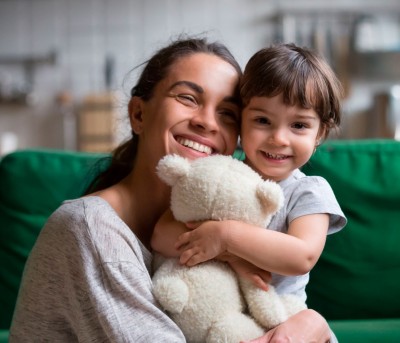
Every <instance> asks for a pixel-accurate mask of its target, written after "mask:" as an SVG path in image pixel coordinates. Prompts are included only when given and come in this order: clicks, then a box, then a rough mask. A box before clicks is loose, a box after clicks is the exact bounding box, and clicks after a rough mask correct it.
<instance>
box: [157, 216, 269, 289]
mask: <svg viewBox="0 0 400 343" xmlns="http://www.w3.org/2000/svg"><path fill="white" fill-rule="evenodd" d="M192 225H195V226H197V225H199V224H198V223H193V224H192ZM187 231H188V228H187V227H186V225H184V224H182V223H181V222H178V221H176V220H175V218H174V217H173V215H172V212H171V211H170V210H167V211H166V212H165V213H164V214H163V215H162V216H161V217H160V219H159V220H158V222H157V224H156V226H155V228H154V232H153V235H152V238H151V247H152V248H153V250H154V251H157V252H158V253H160V254H162V255H163V256H165V257H179V256H180V251H179V250H178V249H176V248H175V245H176V242H177V240H178V237H179V236H180V235H181V234H182V233H184V232H187ZM218 259H219V260H222V261H224V262H227V263H229V265H230V266H231V267H232V269H233V270H234V271H235V272H236V273H237V274H238V275H241V276H242V277H244V278H246V279H247V280H249V281H250V282H252V283H253V284H254V285H255V286H257V287H259V288H261V289H263V290H267V289H268V286H267V283H268V282H269V280H270V278H271V274H270V273H269V272H266V271H264V270H261V269H260V268H258V267H256V266H254V265H252V264H251V263H249V262H247V261H245V260H243V259H241V258H239V257H237V256H233V255H231V254H224V256H219V257H218Z"/></svg>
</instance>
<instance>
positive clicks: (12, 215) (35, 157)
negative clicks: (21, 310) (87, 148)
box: [0, 150, 103, 329]
mask: <svg viewBox="0 0 400 343" xmlns="http://www.w3.org/2000/svg"><path fill="white" fill-rule="evenodd" d="M102 156H103V155H98V154H97V155H95V154H85V153H75V152H62V151H51V150H32V151H17V152H15V153H12V154H10V155H7V156H5V157H4V158H3V159H2V160H1V161H0V270H1V273H0V309H1V310H0V329H7V328H9V324H10V321H11V316H12V313H13V311H14V306H15V300H16V297H17V292H18V287H19V283H20V280H21V275H22V271H23V267H24V264H25V261H26V258H27V256H28V254H29V252H30V250H31V248H32V246H33V244H34V242H35V240H36V237H37V235H38V233H39V231H40V229H41V228H42V226H43V224H44V223H45V221H46V219H47V218H48V217H49V215H50V214H51V213H52V212H53V211H54V210H55V209H56V208H57V207H58V206H59V205H60V204H61V202H62V201H63V200H66V199H72V198H76V197H78V196H79V195H81V194H82V193H83V192H84V189H85V187H86V186H87V185H88V184H89V182H90V180H91V174H90V173H89V170H90V169H91V167H92V166H94V162H95V161H97V160H98V159H99V157H102Z"/></svg>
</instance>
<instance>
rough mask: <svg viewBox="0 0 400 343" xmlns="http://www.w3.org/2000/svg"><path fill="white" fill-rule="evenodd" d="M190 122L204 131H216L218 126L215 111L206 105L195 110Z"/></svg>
mask: <svg viewBox="0 0 400 343" xmlns="http://www.w3.org/2000/svg"><path fill="white" fill-rule="evenodd" d="M191 122H192V125H194V126H196V127H198V128H201V129H203V130H206V131H216V130H218V127H219V124H218V118H217V111H216V110H215V109H212V108H207V107H203V108H200V109H199V110H198V111H196V113H195V114H194V115H193V118H192V120H191Z"/></svg>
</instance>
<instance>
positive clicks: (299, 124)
mask: <svg viewBox="0 0 400 343" xmlns="http://www.w3.org/2000/svg"><path fill="white" fill-rule="evenodd" d="M293 128H295V129H297V130H302V129H305V128H307V125H305V124H304V123H294V124H293Z"/></svg>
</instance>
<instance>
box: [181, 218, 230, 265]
mask: <svg viewBox="0 0 400 343" xmlns="http://www.w3.org/2000/svg"><path fill="white" fill-rule="evenodd" d="M192 225H197V224H192ZM188 226H189V224H188ZM189 227H190V226H189ZM226 231H227V230H226V228H225V224H224V222H220V221H206V222H203V223H201V224H200V225H199V226H198V227H197V228H195V229H193V230H191V231H188V232H185V233H183V234H182V235H180V236H179V238H178V241H177V243H176V245H175V247H176V249H178V250H179V251H180V252H181V255H180V259H179V260H180V262H181V263H182V264H185V265H187V266H189V267H191V266H194V265H196V264H199V263H201V262H205V261H208V260H211V259H213V258H215V257H216V256H218V255H219V254H221V253H222V252H224V251H225V250H226V247H225V235H226V234H225V232H226Z"/></svg>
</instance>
